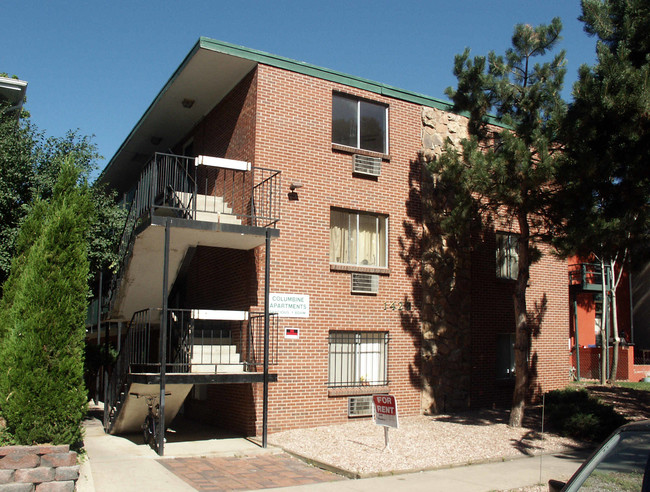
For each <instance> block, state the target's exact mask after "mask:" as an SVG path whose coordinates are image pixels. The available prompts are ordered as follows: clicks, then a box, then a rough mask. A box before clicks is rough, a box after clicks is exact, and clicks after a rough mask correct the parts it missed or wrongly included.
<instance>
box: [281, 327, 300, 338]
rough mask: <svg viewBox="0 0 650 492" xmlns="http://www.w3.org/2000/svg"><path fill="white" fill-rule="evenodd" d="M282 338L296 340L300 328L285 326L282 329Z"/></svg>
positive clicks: (298, 336)
mask: <svg viewBox="0 0 650 492" xmlns="http://www.w3.org/2000/svg"><path fill="white" fill-rule="evenodd" d="M284 338H288V339H290V340H298V339H299V338H300V329H299V328H285V329H284Z"/></svg>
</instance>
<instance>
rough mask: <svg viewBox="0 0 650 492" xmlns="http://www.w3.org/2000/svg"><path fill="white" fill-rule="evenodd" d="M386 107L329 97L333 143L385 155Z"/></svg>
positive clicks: (344, 97)
mask: <svg viewBox="0 0 650 492" xmlns="http://www.w3.org/2000/svg"><path fill="white" fill-rule="evenodd" d="M387 122H388V107H387V106H385V105H383V104H378V103H374V102H370V101H365V100H363V99H359V98H355V97H352V96H348V95H343V94H334V95H333V96H332V142H333V143H335V144H340V145H347V146H348V147H354V148H357V149H364V150H371V151H374V152H381V153H382V154H386V153H387V149H388V131H387V129H388V125H387Z"/></svg>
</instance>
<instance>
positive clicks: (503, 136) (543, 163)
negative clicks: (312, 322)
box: [432, 18, 566, 426]
mask: <svg viewBox="0 0 650 492" xmlns="http://www.w3.org/2000/svg"><path fill="white" fill-rule="evenodd" d="M561 29H562V25H561V22H560V20H559V19H558V18H555V19H553V20H552V22H551V23H550V24H549V25H540V26H538V27H532V26H530V25H517V26H515V29H514V34H513V37H512V48H509V49H508V50H507V51H506V52H505V56H500V55H496V54H495V53H494V52H490V53H489V55H488V56H487V58H486V57H484V56H476V57H474V58H473V59H470V51H469V49H466V50H465V52H464V53H463V54H462V55H457V56H456V58H455V63H454V75H455V76H456V77H457V79H458V87H457V89H456V90H453V89H452V88H449V89H447V95H448V96H449V97H450V98H451V99H452V100H453V102H454V105H455V109H456V110H458V111H466V112H467V113H468V114H469V123H468V130H469V138H467V139H464V140H463V141H462V142H461V148H460V149H456V148H453V147H452V146H451V145H450V144H448V145H447V147H446V149H445V152H444V153H443V155H442V156H441V158H440V159H439V160H438V161H436V162H434V163H432V171H433V172H434V173H436V175H439V176H440V178H441V180H442V181H445V182H456V183H458V185H457V186H458V188H459V190H457V191H458V197H459V198H458V200H457V201H456V202H455V204H454V207H453V208H450V209H449V211H448V217H447V218H446V220H445V221H444V222H443V224H442V225H443V227H444V228H446V229H447V230H449V231H450V232H458V231H460V230H462V229H463V228H465V227H466V224H467V219H468V217H470V216H472V215H473V216H474V217H479V218H481V219H483V220H487V221H492V223H497V224H499V225H500V226H501V227H503V226H505V227H511V228H512V229H511V230H512V232H513V233H517V236H516V237H517V245H518V253H519V271H518V275H517V278H516V280H515V286H514V292H515V293H514V313H515V319H514V320H513V321H514V325H515V378H516V379H515V388H514V394H513V402H512V411H511V413H510V425H512V426H520V425H521V422H522V419H523V413H524V407H525V397H526V393H527V390H528V363H527V357H528V353H529V350H530V337H531V333H530V327H529V325H528V314H529V313H528V308H527V303H526V289H527V285H528V280H529V275H530V266H531V264H532V263H533V262H535V261H536V260H538V259H539V257H540V254H539V250H538V247H537V245H538V243H539V241H548V240H549V235H548V233H549V220H550V217H549V214H547V211H548V207H549V203H550V200H551V198H552V196H553V193H554V187H553V186H552V185H553V182H554V177H555V173H556V167H557V149H556V146H555V144H554V138H555V136H556V132H557V129H558V125H559V123H560V121H561V119H562V117H563V116H564V114H565V111H566V106H565V103H564V102H563V101H562V99H561V97H560V91H561V89H562V83H563V79H564V73H565V69H564V68H563V66H564V51H561V52H559V53H558V54H557V55H555V56H554V57H553V59H552V60H550V61H546V62H544V63H534V62H535V59H536V58H538V57H542V56H544V55H546V54H547V53H548V52H549V51H550V50H552V49H553V48H554V47H555V45H556V44H557V42H558V40H559V39H560V31H561ZM489 112H495V113H496V116H497V117H498V119H499V123H500V125H499V126H494V125H490V123H489V117H488V113H489ZM470 212H471V213H470ZM485 225H486V224H483V226H485Z"/></svg>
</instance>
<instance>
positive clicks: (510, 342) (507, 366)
mask: <svg viewBox="0 0 650 492" xmlns="http://www.w3.org/2000/svg"><path fill="white" fill-rule="evenodd" d="M514 377H515V334H514V333H505V334H499V335H497V379H512V378H514Z"/></svg>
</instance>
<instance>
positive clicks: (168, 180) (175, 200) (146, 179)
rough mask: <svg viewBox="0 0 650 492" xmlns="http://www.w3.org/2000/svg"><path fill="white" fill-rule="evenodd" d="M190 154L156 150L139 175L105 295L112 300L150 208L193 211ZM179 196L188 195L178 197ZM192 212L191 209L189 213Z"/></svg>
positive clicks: (176, 211) (186, 214) (194, 191)
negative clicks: (179, 154)
mask: <svg viewBox="0 0 650 492" xmlns="http://www.w3.org/2000/svg"><path fill="white" fill-rule="evenodd" d="M193 162H194V158H193V157H184V156H177V155H173V154H162V153H156V154H154V157H153V158H152V159H151V161H149V163H148V164H147V165H146V166H145V168H144V170H143V171H142V173H141V174H140V179H139V180H138V184H137V185H136V188H135V193H134V195H133V200H132V201H131V204H130V206H129V213H128V215H127V218H126V221H125V222H124V227H123V228H122V236H121V239H120V244H119V247H118V255H117V257H118V259H119V266H118V269H117V271H116V272H115V274H114V275H113V278H112V279H111V287H110V291H109V293H108V295H107V296H106V298H107V299H108V300H109V302H112V301H113V295H114V294H115V292H116V289H117V286H118V285H119V283H120V281H121V278H122V275H123V274H124V270H125V268H126V264H127V262H128V261H129V259H130V258H131V252H132V248H133V243H134V238H135V235H136V233H137V231H138V228H139V227H140V225H141V224H142V223H143V222H144V220H145V218H146V217H148V215H149V214H150V213H151V212H152V211H153V209H154V208H159V209H166V210H168V211H169V212H170V213H176V214H178V215H179V216H181V217H186V218H187V217H189V216H190V215H192V214H193V213H195V211H196V181H195V179H194V178H193V177H192V176H190V171H189V169H190V167H191V166H192V165H193ZM181 197H189V199H187V200H182V199H181ZM193 211H194V212H193Z"/></svg>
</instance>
